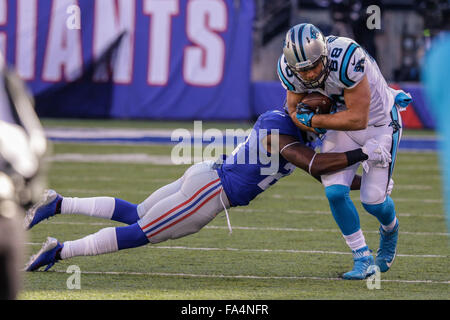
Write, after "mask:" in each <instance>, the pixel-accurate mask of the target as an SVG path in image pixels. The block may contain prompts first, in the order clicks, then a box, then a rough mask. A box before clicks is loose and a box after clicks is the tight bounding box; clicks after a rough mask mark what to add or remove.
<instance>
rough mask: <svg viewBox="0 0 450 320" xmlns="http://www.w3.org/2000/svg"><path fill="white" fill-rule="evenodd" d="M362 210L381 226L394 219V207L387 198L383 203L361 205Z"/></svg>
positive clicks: (389, 198)
mask: <svg viewBox="0 0 450 320" xmlns="http://www.w3.org/2000/svg"><path fill="white" fill-rule="evenodd" d="M362 205H363V207H364V209H366V211H367V212H368V213H370V214H371V215H373V216H375V217H376V218H377V219H378V221H380V223H381V224H382V225H388V224H389V223H391V222H392V220H394V218H395V206H394V201H393V200H392V198H391V197H389V196H387V197H386V200H385V201H384V202H383V203H379V204H367V203H364V202H363V203H362Z"/></svg>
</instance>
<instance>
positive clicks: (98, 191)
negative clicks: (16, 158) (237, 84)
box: [60, 188, 443, 203]
mask: <svg viewBox="0 0 450 320" xmlns="http://www.w3.org/2000/svg"><path fill="white" fill-rule="evenodd" d="M60 191H61V193H85V194H102V193H109V194H113V195H114V194H121V193H123V192H124V191H120V190H113V189H110V190H108V189H65V188H61V189H60ZM134 193H135V194H146V195H149V194H150V193H149V192H148V191H145V190H138V191H135V192H134ZM269 197H271V198H274V199H285V198H289V199H291V198H293V199H300V200H321V201H325V202H328V200H327V198H326V197H325V196H322V195H317V196H300V195H295V194H286V195H282V194H278V193H275V194H272V195H269ZM351 199H352V200H353V201H359V198H357V197H356V196H353V197H351ZM393 200H394V202H395V201H397V202H408V203H409V202H422V203H443V200H442V199H415V198H397V197H394V199H393Z"/></svg>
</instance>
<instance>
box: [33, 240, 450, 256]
mask: <svg viewBox="0 0 450 320" xmlns="http://www.w3.org/2000/svg"><path fill="white" fill-rule="evenodd" d="M25 244H26V245H30V246H40V245H42V243H36V242H26V243H25ZM146 248H147V249H151V250H188V251H232V252H264V253H296V254H323V255H351V254H352V253H351V252H341V251H324V250H296V249H241V248H214V247H186V246H151V245H149V246H146ZM396 257H404V258H449V257H448V256H445V255H440V254H397V256H396Z"/></svg>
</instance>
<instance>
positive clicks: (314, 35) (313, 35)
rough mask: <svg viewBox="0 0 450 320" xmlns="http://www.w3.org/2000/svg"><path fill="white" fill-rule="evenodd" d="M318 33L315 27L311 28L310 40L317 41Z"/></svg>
mask: <svg viewBox="0 0 450 320" xmlns="http://www.w3.org/2000/svg"><path fill="white" fill-rule="evenodd" d="M319 34H320V31H319V30H317V28H316V27H314V26H312V27H311V39H317V38H318V37H319Z"/></svg>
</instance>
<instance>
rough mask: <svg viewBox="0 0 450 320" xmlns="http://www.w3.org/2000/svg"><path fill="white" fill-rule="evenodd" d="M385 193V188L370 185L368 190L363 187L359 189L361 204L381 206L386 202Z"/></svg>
mask: <svg viewBox="0 0 450 320" xmlns="http://www.w3.org/2000/svg"><path fill="white" fill-rule="evenodd" d="M386 192H387V187H386V186H383V187H380V186H378V185H371V186H370V188H368V187H365V188H362V189H361V194H360V199H361V202H362V203H366V204H371V205H377V204H382V203H384V202H385V201H386Z"/></svg>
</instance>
